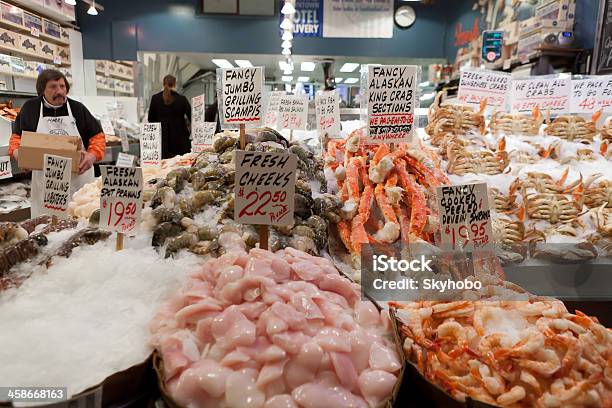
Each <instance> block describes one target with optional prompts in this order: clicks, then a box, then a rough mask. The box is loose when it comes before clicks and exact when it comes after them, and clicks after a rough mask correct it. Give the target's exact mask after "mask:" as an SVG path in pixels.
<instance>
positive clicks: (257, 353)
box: [151, 233, 402, 408]
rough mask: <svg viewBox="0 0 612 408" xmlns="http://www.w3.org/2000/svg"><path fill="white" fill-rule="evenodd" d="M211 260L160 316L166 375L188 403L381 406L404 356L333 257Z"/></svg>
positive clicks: (263, 255) (287, 252) (169, 386)
mask: <svg viewBox="0 0 612 408" xmlns="http://www.w3.org/2000/svg"><path fill="white" fill-rule="evenodd" d="M224 240H225V241H234V242H235V247H236V249H234V250H232V251H229V252H227V253H226V254H225V255H223V256H221V257H220V258H218V259H214V260H210V261H208V262H207V263H205V264H204V266H203V267H201V268H200V269H198V270H197V271H196V272H194V273H192V275H191V277H190V279H189V281H188V282H187V283H186V284H185V285H184V286H183V288H182V289H181V290H180V291H179V292H178V293H177V294H176V295H175V296H174V297H172V298H171V299H170V300H168V301H167V302H165V303H164V304H163V305H162V306H161V308H160V309H159V311H158V313H157V315H156V316H155V318H154V319H153V321H152V322H151V331H152V333H153V336H152V343H153V345H154V346H155V347H156V349H157V350H158V352H159V354H160V356H161V358H162V360H163V369H162V370H161V371H160V375H161V376H162V377H163V378H161V380H162V381H163V384H164V386H165V388H166V390H167V392H168V393H169V396H170V397H171V398H172V399H173V400H174V402H175V403H178V404H180V406H185V407H193V408H196V407H206V408H208V407H211V408H212V407H223V406H228V407H234V408H238V407H296V408H297V407H302V408H319V407H320V408H323V407H334V408H342V407H355V408H357V407H364V408H365V407H377V406H379V404H380V403H381V402H383V401H385V400H387V399H388V398H389V397H391V395H392V393H393V389H394V387H395V386H396V383H397V381H398V375H399V374H400V372H401V369H402V365H401V363H400V359H399V356H398V354H397V350H396V347H395V344H394V343H393V341H392V340H391V337H390V334H391V333H390V332H389V320H388V316H386V314H384V313H382V314H381V313H380V312H379V311H378V309H376V307H375V306H374V304H372V303H371V302H369V301H361V300H360V293H359V286H358V285H356V284H354V283H352V282H350V281H349V280H348V279H346V278H344V277H342V276H341V275H339V273H338V271H337V270H336V269H335V268H334V267H333V266H332V264H331V263H330V262H329V261H328V260H326V259H323V258H318V257H314V256H311V255H308V254H306V253H304V252H301V251H298V250H295V249H293V248H286V249H284V250H280V251H278V252H276V253H272V252H269V251H264V250H261V249H252V250H251V251H250V252H248V253H247V252H245V251H244V250H243V249H241V248H244V244H243V242H242V239H241V237H240V236H239V235H237V234H232V233H227V234H225V236H224Z"/></svg>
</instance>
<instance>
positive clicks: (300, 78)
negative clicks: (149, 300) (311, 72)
mask: <svg viewBox="0 0 612 408" xmlns="http://www.w3.org/2000/svg"><path fill="white" fill-rule="evenodd" d="M297 81H298V82H308V81H310V77H304V76H302V77H298V79H297Z"/></svg>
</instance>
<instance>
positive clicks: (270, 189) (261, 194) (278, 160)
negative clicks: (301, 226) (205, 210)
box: [234, 150, 297, 225]
mask: <svg viewBox="0 0 612 408" xmlns="http://www.w3.org/2000/svg"><path fill="white" fill-rule="evenodd" d="M296 169H297V158H296V156H295V155H293V154H286V153H271V152H266V153H259V152H248V151H244V150H236V176H235V180H236V182H235V184H234V196H235V197H236V198H235V203H234V220H235V221H236V222H239V223H241V224H259V225H290V224H291V223H293V211H294V208H295V205H294V202H293V199H294V194H295V191H294V189H295V172H296Z"/></svg>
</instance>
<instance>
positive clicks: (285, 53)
mask: <svg viewBox="0 0 612 408" xmlns="http://www.w3.org/2000/svg"><path fill="white" fill-rule="evenodd" d="M282 54H283V55H291V50H290V49H289V48H283V52H282Z"/></svg>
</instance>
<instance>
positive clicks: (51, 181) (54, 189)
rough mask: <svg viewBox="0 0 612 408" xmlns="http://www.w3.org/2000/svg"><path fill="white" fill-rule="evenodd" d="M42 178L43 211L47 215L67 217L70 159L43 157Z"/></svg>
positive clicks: (47, 155)
mask: <svg viewBox="0 0 612 408" xmlns="http://www.w3.org/2000/svg"><path fill="white" fill-rule="evenodd" d="M43 160H44V168H43V176H44V183H45V188H44V190H43V209H44V212H45V213H47V214H49V215H57V216H58V217H61V218H66V217H67V211H66V210H67V209H68V201H70V179H71V177H72V174H71V170H72V159H70V158H67V157H60V156H54V155H51V154H45V155H44V158H43Z"/></svg>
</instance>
